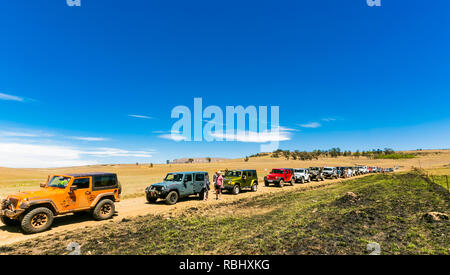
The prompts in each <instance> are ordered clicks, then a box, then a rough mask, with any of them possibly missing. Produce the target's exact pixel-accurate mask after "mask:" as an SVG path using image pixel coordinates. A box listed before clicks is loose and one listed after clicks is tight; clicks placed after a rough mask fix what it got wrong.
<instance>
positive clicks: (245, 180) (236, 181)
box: [223, 170, 258, 195]
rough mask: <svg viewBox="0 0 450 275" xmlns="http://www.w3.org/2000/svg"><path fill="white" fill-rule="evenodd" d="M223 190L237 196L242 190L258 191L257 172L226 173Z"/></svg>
mask: <svg viewBox="0 0 450 275" xmlns="http://www.w3.org/2000/svg"><path fill="white" fill-rule="evenodd" d="M223 189H226V190H229V191H231V192H232V193H233V194H235V195H237V194H239V193H240V192H241V190H242V189H250V190H251V191H253V192H256V191H257V190H258V175H257V174H256V170H230V171H225V175H224V179H223Z"/></svg>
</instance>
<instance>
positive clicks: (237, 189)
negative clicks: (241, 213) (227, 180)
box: [231, 184, 241, 195]
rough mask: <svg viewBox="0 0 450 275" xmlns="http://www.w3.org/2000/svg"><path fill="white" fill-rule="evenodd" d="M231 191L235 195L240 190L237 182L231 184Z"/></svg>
mask: <svg viewBox="0 0 450 275" xmlns="http://www.w3.org/2000/svg"><path fill="white" fill-rule="evenodd" d="M231 192H232V193H233V195H237V194H239V193H240V192H241V187H240V186H239V184H235V185H234V186H233V190H231Z"/></svg>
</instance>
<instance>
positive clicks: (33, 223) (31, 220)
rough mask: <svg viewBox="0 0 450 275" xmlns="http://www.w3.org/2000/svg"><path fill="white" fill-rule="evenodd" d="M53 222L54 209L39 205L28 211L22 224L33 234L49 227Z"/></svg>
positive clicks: (27, 231)
mask: <svg viewBox="0 0 450 275" xmlns="http://www.w3.org/2000/svg"><path fill="white" fill-rule="evenodd" d="M52 223H53V212H52V210H50V209H48V208H47V207H38V208H35V209H33V210H31V211H29V212H28V213H26V214H25V216H23V218H22V221H21V222H20V225H21V227H22V230H23V231H25V233H29V234H33V233H39V232H42V231H45V230H47V229H49V228H50V226H52Z"/></svg>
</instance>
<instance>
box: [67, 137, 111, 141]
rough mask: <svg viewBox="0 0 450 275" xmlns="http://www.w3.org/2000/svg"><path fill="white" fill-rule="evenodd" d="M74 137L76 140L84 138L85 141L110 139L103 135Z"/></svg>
mask: <svg viewBox="0 0 450 275" xmlns="http://www.w3.org/2000/svg"><path fill="white" fill-rule="evenodd" d="M71 138H72V139H76V140H83V141H105V140H109V139H108V138H102V137H71Z"/></svg>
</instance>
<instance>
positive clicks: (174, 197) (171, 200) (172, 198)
mask: <svg viewBox="0 0 450 275" xmlns="http://www.w3.org/2000/svg"><path fill="white" fill-rule="evenodd" d="M178 197H179V196H178V193H177V191H170V192H169V194H167V196H166V203H167V204H169V205H174V204H175V203H177V201H178Z"/></svg>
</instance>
